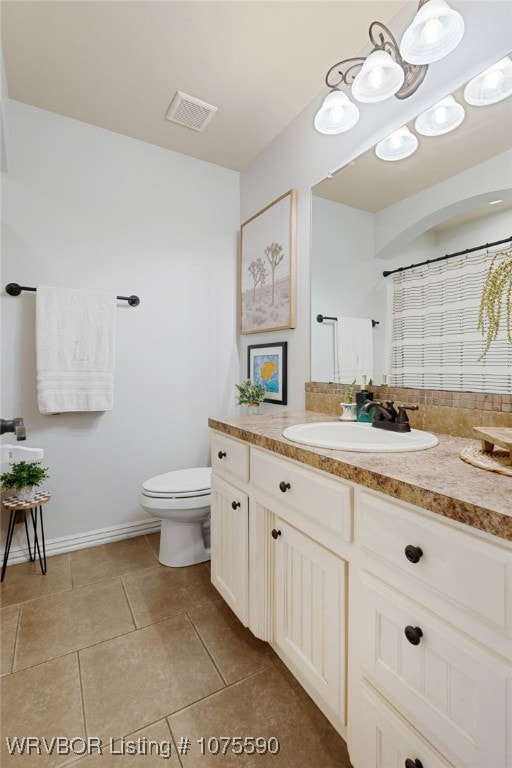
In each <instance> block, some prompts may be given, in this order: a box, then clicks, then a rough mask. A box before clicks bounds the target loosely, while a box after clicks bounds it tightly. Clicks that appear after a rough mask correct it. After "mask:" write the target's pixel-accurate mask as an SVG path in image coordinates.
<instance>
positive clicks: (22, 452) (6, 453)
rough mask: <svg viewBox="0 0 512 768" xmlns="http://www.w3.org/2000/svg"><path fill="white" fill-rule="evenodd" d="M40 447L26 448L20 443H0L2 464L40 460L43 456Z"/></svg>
mask: <svg viewBox="0 0 512 768" xmlns="http://www.w3.org/2000/svg"><path fill="white" fill-rule="evenodd" d="M43 453H44V451H43V449H42V448H28V447H24V446H22V445H11V444H10V443H9V444H8V445H2V446H0V459H1V463H2V464H4V463H6V462H9V464H12V463H13V462H16V461H41V459H42V458H43Z"/></svg>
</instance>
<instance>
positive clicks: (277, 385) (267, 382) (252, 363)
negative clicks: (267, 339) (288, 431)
mask: <svg viewBox="0 0 512 768" xmlns="http://www.w3.org/2000/svg"><path fill="white" fill-rule="evenodd" d="M287 352H288V342H286V341H279V342H275V343H273V344H252V345H251V346H249V347H247V374H248V377H249V378H250V379H251V380H252V381H254V382H255V383H256V384H263V386H264V387H265V389H266V391H267V394H266V396H265V398H264V399H263V402H264V403H275V404H277V405H286V404H287V402H288V370H287V368H288V360H287V356H288V354H287Z"/></svg>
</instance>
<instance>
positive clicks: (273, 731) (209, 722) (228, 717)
mask: <svg viewBox="0 0 512 768" xmlns="http://www.w3.org/2000/svg"><path fill="white" fill-rule="evenodd" d="M168 719H169V723H170V726H171V730H172V732H173V735H174V737H175V739H177V740H179V739H180V738H181V737H187V738H190V741H191V748H190V752H189V754H188V755H186V756H185V755H184V756H182V758H181V760H182V763H183V766H184V767H185V768H208V767H209V766H218V768H221V767H222V768H248V767H249V766H250V768H253V766H261V768H291V766H293V768H349V766H350V762H349V759H348V754H347V750H346V745H345V742H344V741H343V739H342V738H341V737H340V736H339V734H338V733H336V731H335V730H334V728H332V726H331V725H330V723H328V721H327V720H326V719H325V717H324V716H323V715H322V714H321V712H320V711H319V710H318V709H317V707H316V706H315V705H314V704H313V702H312V701H311V699H309V697H307V696H306V695H305V694H304V696H302V695H300V694H299V693H298V692H297V691H295V690H294V689H293V688H292V687H291V686H290V685H288V683H287V681H286V679H285V677H284V676H283V675H281V673H280V671H279V669H278V668H277V667H275V666H274V667H271V668H269V669H266V670H263V671H262V672H258V673H256V674H255V675H253V676H252V677H249V678H246V679H245V680H243V681H242V682H241V683H237V684H235V685H232V686H230V687H229V688H225V689H224V690H223V691H220V692H219V693H216V694H214V695H213V696H210V697H209V698H208V699H205V700H204V701H200V702H198V703H196V704H193V705H192V706H190V707H187V708H186V709H184V710H183V711H182V712H178V713H176V714H174V715H171V716H170V717H169V718H168ZM212 736H213V737H220V736H242V737H246V736H252V737H258V736H259V737H264V738H265V739H270V738H271V737H275V738H276V739H278V740H279V744H280V750H279V753H278V754H275V755H274V754H266V755H237V754H233V753H232V752H228V753H227V754H226V755H223V754H221V753H219V754H217V755H214V754H209V753H208V749H207V747H206V746H205V754H201V748H200V745H199V742H198V740H199V739H201V738H204V739H205V740H206V745H207V744H208V739H209V738H210V737H212Z"/></svg>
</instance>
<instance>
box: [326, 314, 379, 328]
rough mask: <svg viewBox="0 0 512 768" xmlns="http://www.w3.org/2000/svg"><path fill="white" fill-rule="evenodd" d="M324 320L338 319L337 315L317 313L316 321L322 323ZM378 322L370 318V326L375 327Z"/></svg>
mask: <svg viewBox="0 0 512 768" xmlns="http://www.w3.org/2000/svg"><path fill="white" fill-rule="evenodd" d="M324 320H336V321H337V320H338V318H337V317H329V315H317V316H316V321H317V323H323V321H324ZM378 324H379V321H378V320H372V327H373V328H375V326H376V325H378Z"/></svg>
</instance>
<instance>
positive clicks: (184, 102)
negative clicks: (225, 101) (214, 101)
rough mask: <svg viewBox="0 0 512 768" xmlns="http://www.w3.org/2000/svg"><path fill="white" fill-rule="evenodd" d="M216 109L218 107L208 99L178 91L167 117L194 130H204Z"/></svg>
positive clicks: (172, 121)
mask: <svg viewBox="0 0 512 768" xmlns="http://www.w3.org/2000/svg"><path fill="white" fill-rule="evenodd" d="M216 111H217V107H214V106H212V105H211V104H207V103H206V101H201V100H200V99H196V98H195V97H194V96H189V95H188V94H187V93H182V92H181V91H176V96H175V97H174V99H173V100H172V102H171V106H170V107H169V109H168V111H167V114H166V116H165V119H166V120H169V121H170V122H171V123H178V125H184V126H185V127H186V128H192V130H193V131H204V129H205V128H206V126H207V125H208V123H209V122H210V120H211V119H212V117H213V116H214V115H215V113H216Z"/></svg>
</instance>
